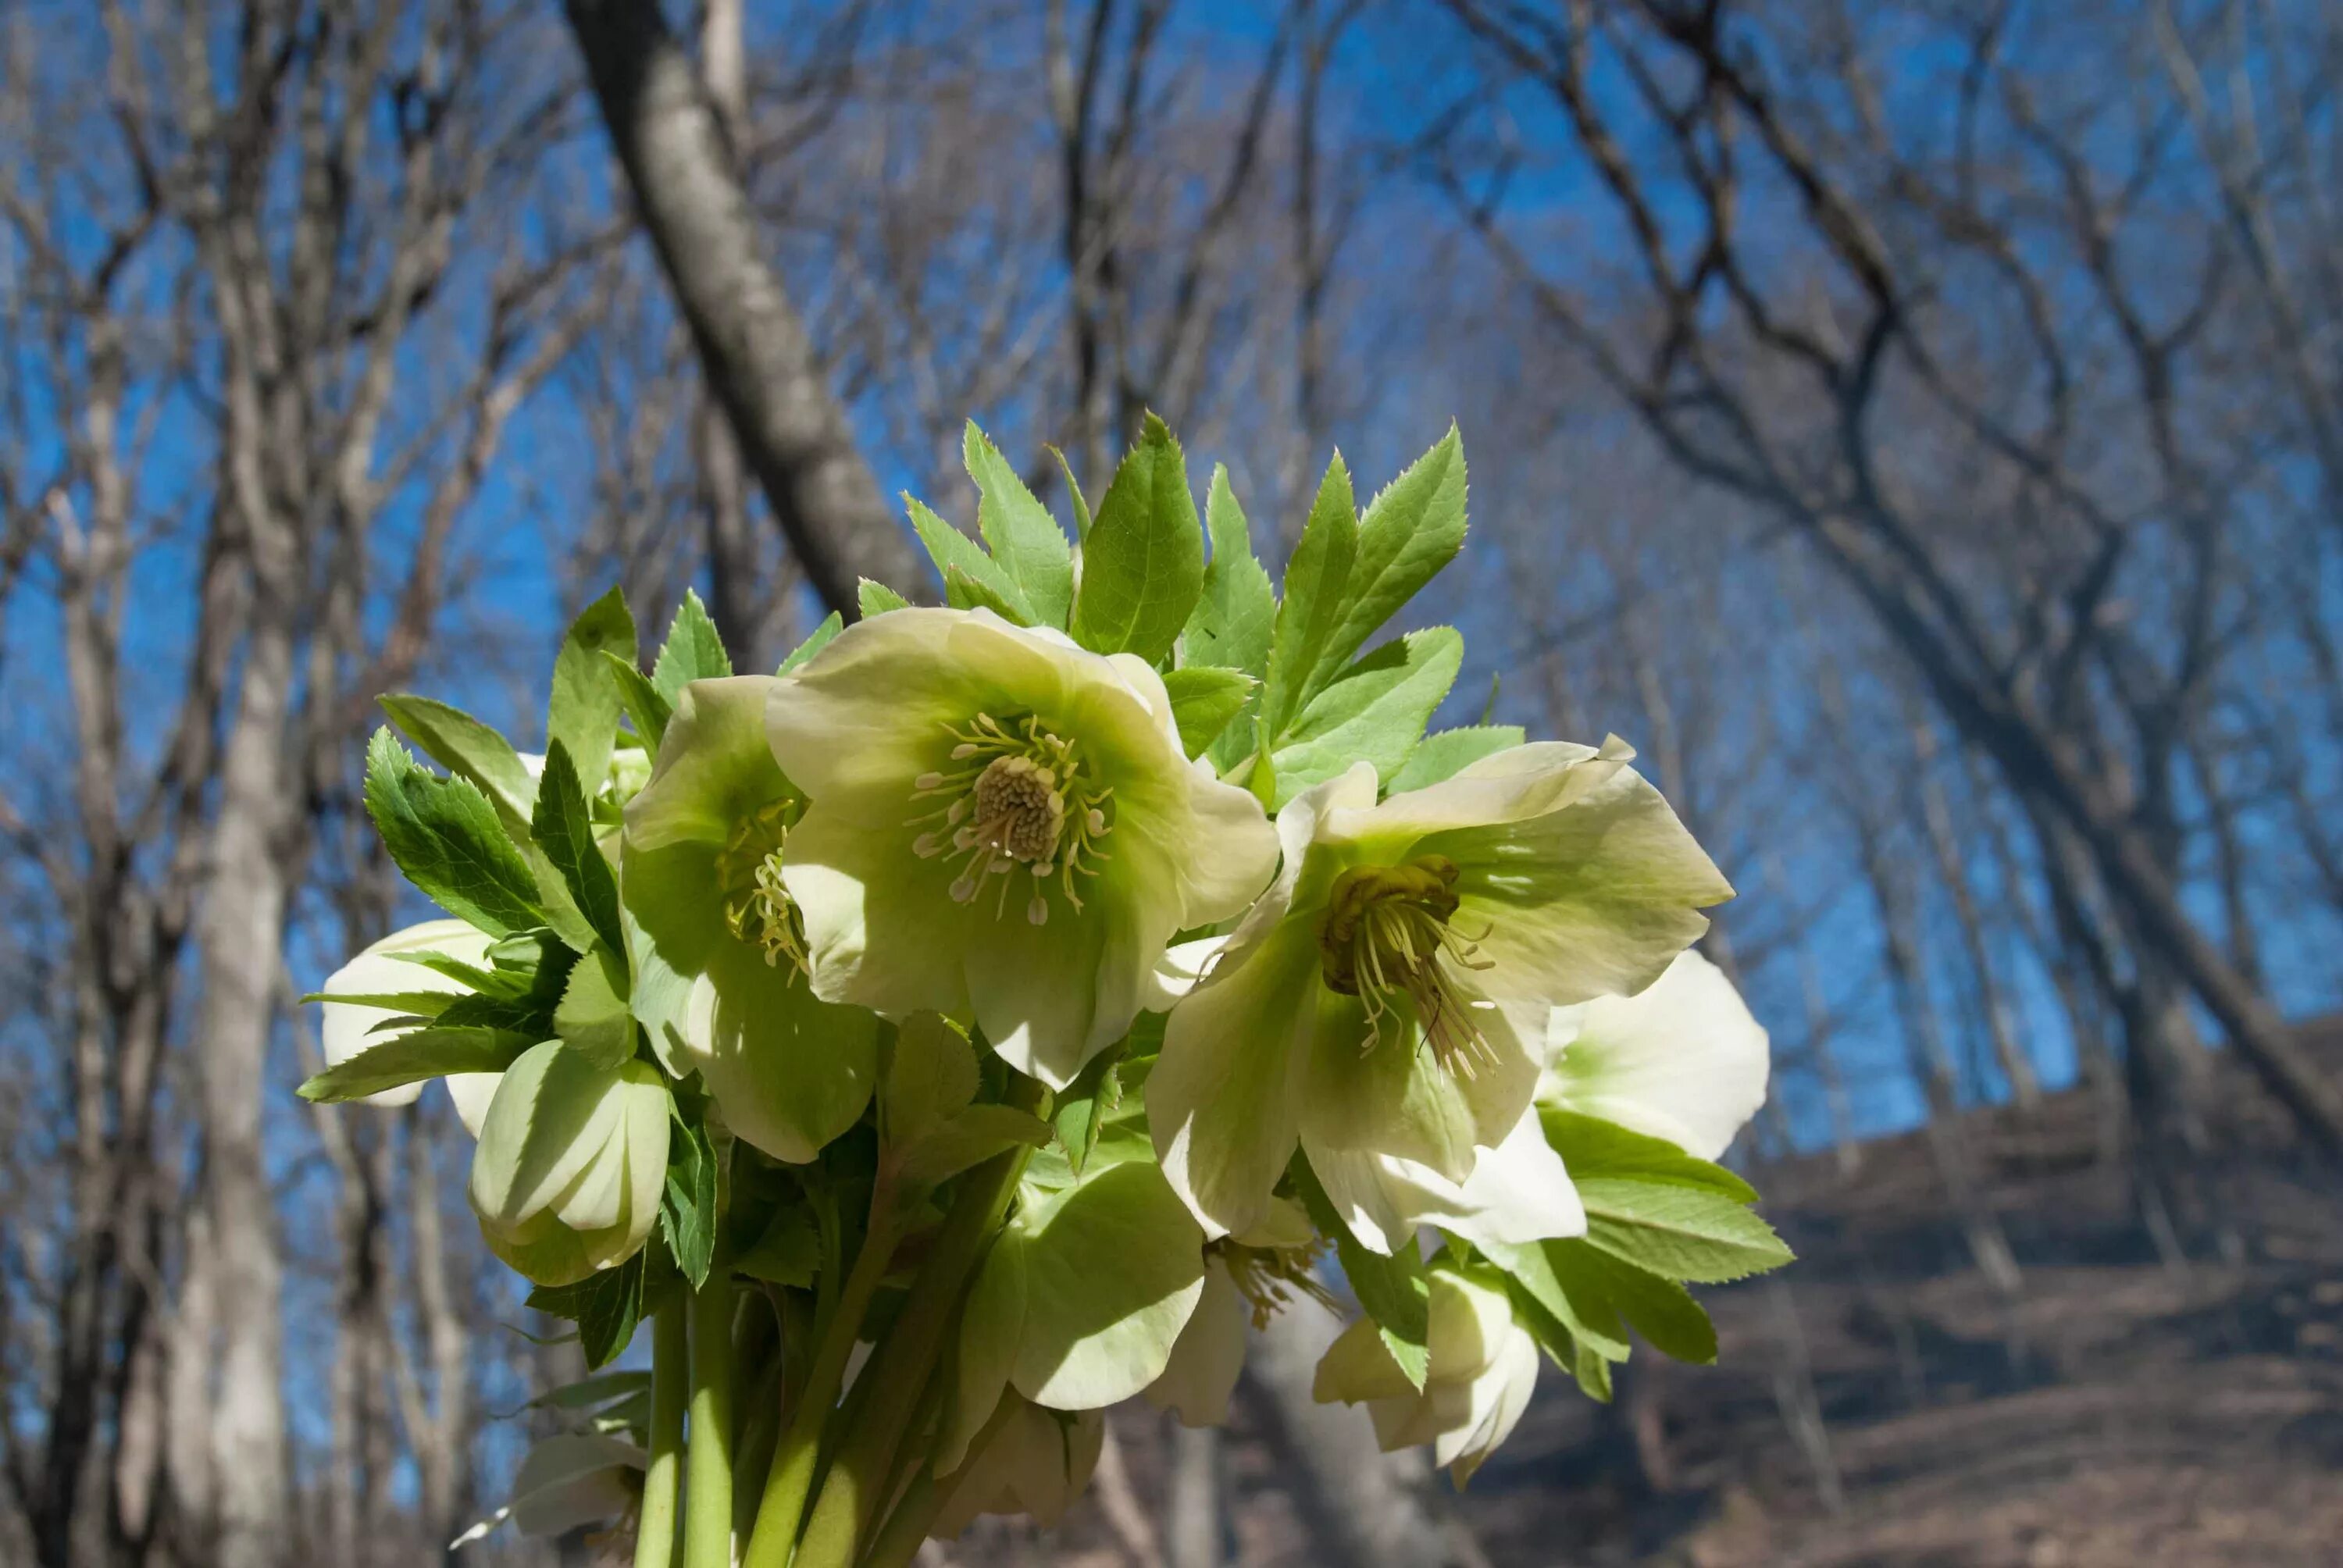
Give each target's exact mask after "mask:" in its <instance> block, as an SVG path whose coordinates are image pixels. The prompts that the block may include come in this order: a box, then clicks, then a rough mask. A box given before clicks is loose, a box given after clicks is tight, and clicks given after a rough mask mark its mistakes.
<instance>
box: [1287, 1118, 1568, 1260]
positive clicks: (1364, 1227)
mask: <svg viewBox="0 0 2343 1568" xmlns="http://www.w3.org/2000/svg"><path fill="white" fill-rule="evenodd" d="M1310 1168H1311V1169H1312V1171H1316V1172H1317V1175H1318V1180H1319V1181H1320V1182H1321V1183H1322V1185H1323V1186H1324V1187H1325V1189H1326V1195H1327V1197H1328V1198H1330V1199H1332V1201H1333V1204H1334V1208H1335V1211H1337V1212H1338V1213H1340V1214H1341V1215H1342V1219H1343V1222H1344V1223H1345V1224H1347V1225H1348V1226H1349V1227H1350V1229H1351V1233H1352V1234H1353V1236H1356V1237H1357V1238H1358V1239H1359V1241H1361V1242H1362V1243H1363V1245H1365V1246H1366V1247H1368V1248H1369V1249H1371V1250H1373V1251H1377V1252H1382V1253H1384V1254H1386V1255H1388V1254H1389V1253H1390V1252H1391V1251H1392V1249H1393V1246H1394V1245H1396V1244H1397V1243H1398V1242H1400V1241H1406V1240H1411V1239H1413V1236H1414V1235H1415V1232H1416V1231H1417V1230H1418V1229H1419V1228H1421V1227H1423V1226H1425V1225H1437V1226H1438V1227H1440V1228H1441V1229H1442V1230H1443V1231H1448V1232H1450V1233H1451V1234H1453V1235H1458V1236H1462V1237H1463V1238H1464V1239H1465V1240H1467V1241H1480V1242H1492V1243H1506V1242H1527V1241H1546V1240H1549V1239H1551V1238H1554V1237H1557V1236H1581V1235H1584V1234H1585V1233H1586V1210H1585V1208H1584V1206H1583V1205H1582V1204H1581V1203H1580V1202H1579V1201H1578V1189H1577V1188H1576V1187H1575V1186H1574V1185H1573V1184H1572V1182H1571V1180H1570V1173H1569V1172H1568V1171H1565V1170H1564V1168H1563V1163H1562V1157H1561V1156H1560V1155H1558V1154H1556V1153H1555V1152H1554V1150H1553V1149H1552V1148H1551V1147H1550V1146H1549V1145H1548V1144H1547V1142H1546V1141H1545V1132H1544V1128H1542V1127H1541V1126H1540V1125H1539V1122H1538V1116H1537V1111H1536V1110H1535V1108H1534V1107H1533V1108H1532V1109H1531V1110H1529V1111H1524V1112H1523V1115H1522V1117H1521V1119H1520V1120H1519V1121H1516V1122H1514V1124H1513V1131H1511V1132H1508V1133H1507V1134H1506V1135H1505V1136H1504V1137H1503V1139H1502V1140H1500V1141H1499V1142H1498V1143H1497V1145H1496V1146H1495V1147H1494V1148H1492V1149H1482V1150H1480V1151H1477V1154H1476V1157H1475V1159H1474V1160H1473V1171H1472V1174H1470V1175H1468V1176H1467V1177H1465V1179H1464V1180H1463V1181H1462V1182H1461V1183H1460V1182H1455V1181H1449V1180H1448V1179H1447V1178H1446V1177H1444V1176H1443V1175H1442V1174H1441V1173H1440V1172H1439V1171H1435V1170H1433V1168H1432V1167H1431V1166H1429V1165H1423V1164H1419V1163H1418V1162H1416V1161H1412V1160H1402V1159H1399V1158H1397V1157H1395V1156H1393V1155H1390V1154H1378V1153H1370V1152H1366V1151H1358V1150H1339V1151H1326V1150H1313V1151H1312V1152H1311V1156H1310Z"/></svg>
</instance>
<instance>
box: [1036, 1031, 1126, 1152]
mask: <svg viewBox="0 0 2343 1568" xmlns="http://www.w3.org/2000/svg"><path fill="white" fill-rule="evenodd" d="M1129 1048H1130V1042H1129V1041H1128V1040H1125V1041H1123V1042H1122V1043H1121V1044H1117V1045H1113V1046H1110V1047H1108V1048H1107V1049H1106V1050H1102V1051H1101V1052H1100V1053H1099V1054H1098V1055H1096V1056H1094V1057H1092V1058H1091V1060H1090V1061H1089V1062H1088V1063H1087V1064H1085V1065H1084V1066H1083V1068H1082V1070H1081V1074H1080V1075H1079V1076H1078V1077H1076V1078H1075V1080H1074V1081H1073V1082H1071V1083H1070V1084H1068V1085H1066V1091H1065V1092H1064V1093H1063V1094H1061V1095H1059V1096H1058V1102H1057V1106H1056V1108H1055V1111H1053V1113H1052V1115H1051V1121H1052V1122H1053V1123H1054V1125H1055V1127H1056V1130H1057V1135H1058V1146H1059V1148H1061V1150H1063V1151H1065V1156H1066V1167H1067V1170H1068V1171H1070V1172H1071V1174H1072V1175H1074V1176H1075V1177H1077V1178H1079V1177H1080V1176H1081V1173H1082V1168H1083V1167H1084V1166H1086V1165H1088V1164H1089V1163H1090V1159H1091V1153H1092V1152H1093V1151H1096V1150H1097V1148H1098V1141H1099V1130H1100V1128H1101V1127H1102V1126H1103V1125H1104V1124H1105V1122H1106V1120H1107V1118H1109V1117H1111V1116H1112V1115H1113V1114H1114V1113H1115V1111H1117V1110H1118V1109H1119V1108H1120V1107H1121V1103H1122V1059H1123V1053H1124V1051H1125V1050H1128V1049H1129Z"/></svg>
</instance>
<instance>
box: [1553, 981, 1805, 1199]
mask: <svg viewBox="0 0 2343 1568" xmlns="http://www.w3.org/2000/svg"><path fill="white" fill-rule="evenodd" d="M1557 1021H1558V1022H1560V1023H1561V1024H1562V1026H1563V1029H1564V1030H1566V1029H1568V1028H1569V1027H1570V1024H1571V1022H1572V1021H1573V1020H1568V1019H1564V1020H1557ZM1574 1022H1575V1032H1574V1033H1572V1034H1570V1036H1569V1038H1568V1040H1567V1042H1566V1043H1565V1044H1564V1045H1563V1046H1562V1049H1561V1051H1560V1054H1559V1055H1558V1056H1557V1058H1556V1060H1554V1065H1553V1066H1552V1067H1551V1068H1550V1069H1549V1070H1547V1073H1546V1077H1545V1079H1544V1082H1543V1083H1542V1084H1541V1085H1540V1088H1539V1097H1540V1098H1541V1099H1544V1100H1549V1101H1552V1102H1554V1104H1557V1105H1563V1106H1566V1107H1568V1108H1569V1109H1570V1110H1573V1111H1583V1112H1584V1113H1585V1114H1586V1115H1589V1116H1599V1117H1601V1118H1603V1119H1604V1121H1615V1122H1617V1123H1618V1124H1619V1125H1620V1126H1622V1127H1624V1128H1627V1129H1629V1130H1630V1131H1635V1132H1642V1133H1646V1134H1648V1135H1650V1136H1651V1137H1654V1138H1664V1139H1666V1140H1667V1141H1670V1142H1672V1143H1674V1144H1675V1145H1677V1146H1678V1147H1679V1148H1681V1149H1683V1150H1684V1152H1685V1153H1687V1154H1690V1155H1693V1156H1694V1158H1696V1159H1701V1160H1715V1159H1716V1158H1718V1157H1719V1156H1720V1155H1722V1154H1723V1153H1724V1152H1725V1150H1726V1149H1727V1148H1728V1147H1730V1146H1731V1144H1732V1142H1733V1139H1734V1136H1735V1134H1736V1133H1738V1132H1739V1131H1741V1129H1742V1128H1743V1127H1744V1126H1745V1125H1746V1124H1747V1123H1748V1121H1749V1119H1750V1118H1751V1117H1752V1116H1755V1114H1756V1113H1757V1108H1758V1107H1759V1106H1761V1105H1763V1104H1764V1103H1765V1079H1766V1070H1767V1050H1768V1042H1767V1039H1766V1034H1765V1027H1764V1026H1763V1025H1762V1024H1760V1023H1759V1022H1758V1021H1757V1020H1756V1018H1755V1015H1753V1014H1752V1013H1751V1012H1750V1010H1749V1004H1748V1003H1747V1002H1745V1001H1744V1000H1742V998H1741V993H1740V992H1739V991H1737V990H1735V989H1734V987H1733V982H1732V981H1731V980H1727V979H1725V971H1724V970H1720V969H1718V968H1717V967H1716V966H1715V964H1713V963H1711V962H1709V961H1708V960H1706V959H1704V958H1703V957H1701V956H1700V954H1698V953H1696V952H1691V951H1686V952H1684V953H1682V954H1679V955H1678V956H1677V958H1676V960H1675V961H1674V963H1672V964H1670V965H1669V966H1668V968H1667V970H1666V972H1664V974H1662V975H1661V976H1660V978H1659V979H1658V980H1654V981H1653V982H1652V983H1651V984H1650V985H1649V986H1647V987H1646V988H1644V990H1641V991H1639V992H1637V993H1636V994H1635V995H1634V996H1606V997H1598V998H1596V999H1595V1000H1593V1001H1590V1002H1588V1003H1587V1004H1586V1005H1585V1006H1584V1008H1582V1009H1580V1010H1577V1016H1576V1018H1575V1020H1574ZM1557 1032H1560V1030H1558V1031H1557Z"/></svg>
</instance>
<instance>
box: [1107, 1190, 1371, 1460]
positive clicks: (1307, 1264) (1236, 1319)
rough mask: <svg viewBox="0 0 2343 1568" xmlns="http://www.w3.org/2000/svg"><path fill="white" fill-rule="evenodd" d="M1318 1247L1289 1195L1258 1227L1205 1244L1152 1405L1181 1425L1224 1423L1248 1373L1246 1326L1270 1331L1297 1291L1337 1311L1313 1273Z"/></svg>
mask: <svg viewBox="0 0 2343 1568" xmlns="http://www.w3.org/2000/svg"><path fill="white" fill-rule="evenodd" d="M1317 1252H1318V1244H1317V1236H1316V1234H1315V1232H1314V1231H1312V1228H1311V1225H1310V1220H1309V1216H1308V1215H1306V1214H1304V1213H1303V1212H1302V1208H1301V1206H1300V1205H1299V1204H1297V1203H1294V1202H1293V1201H1291V1200H1289V1199H1280V1200H1278V1201H1277V1202H1276V1203H1275V1205H1274V1206H1273V1207H1272V1209H1271V1211H1270V1217H1269V1219H1268V1221H1266V1222H1265V1223H1264V1224H1262V1227H1261V1228H1260V1229H1259V1230H1255V1231H1247V1232H1245V1234H1244V1235H1243V1236H1242V1237H1233V1236H1223V1237H1222V1238H1221V1239H1220V1240H1219V1241H1214V1242H1213V1243H1212V1245H1210V1246H1209V1247H1207V1248H1205V1250H1204V1289H1203V1293H1202V1295H1200V1296H1198V1297H1197V1298H1196V1310H1195V1312H1193V1313H1192V1314H1191V1315H1190V1316H1189V1319H1188V1326H1187V1327H1185V1328H1183V1329H1182V1330H1181V1331H1180V1338H1179V1340H1178V1341H1177V1342H1174V1343H1173V1345H1172V1356H1171V1359H1170V1360H1169V1361H1167V1362H1164V1365H1163V1372H1162V1375H1161V1376H1160V1377H1158V1378H1157V1379H1156V1380H1155V1381H1154V1382H1151V1383H1150V1384H1148V1385H1147V1387H1146V1389H1145V1391H1144V1392H1145V1393H1146V1395H1147V1402H1149V1403H1150V1404H1151V1405H1153V1406H1155V1408H1156V1409H1158V1410H1168V1411H1170V1412H1172V1413H1173V1414H1174V1415H1176V1416H1177V1417H1178V1418H1179V1421H1180V1424H1181V1425H1182V1426H1222V1425H1225V1424H1226V1423H1227V1422H1228V1419H1229V1396H1230V1395H1231V1394H1232V1393H1233V1392H1236V1386H1237V1376H1238V1374H1239V1373H1240V1372H1242V1371H1243V1370H1244V1353H1245V1331H1246V1330H1247V1329H1248V1328H1254V1329H1262V1328H1267V1327H1268V1326H1269V1320H1270V1319H1271V1317H1272V1316H1273V1315H1274V1314H1276V1313H1277V1312H1281V1311H1282V1310H1283V1309H1284V1308H1285V1307H1287V1306H1288V1305H1290V1304H1291V1303H1292V1300H1293V1298H1294V1297H1295V1296H1297V1295H1302V1296H1307V1297H1309V1298H1310V1299H1311V1300H1312V1301H1314V1302H1318V1303H1319V1304H1320V1305H1321V1306H1323V1307H1325V1308H1326V1309H1327V1310H1328V1311H1330V1312H1331V1311H1332V1310H1333V1303H1332V1301H1331V1300H1330V1299H1329V1298H1328V1297H1327V1294H1326V1287H1325V1286H1324V1285H1322V1284H1321V1283H1320V1282H1319V1281H1318V1278H1317V1276H1316V1274H1315V1273H1314V1272H1313V1271H1312V1263H1313V1262H1314V1261H1315V1259H1316V1256H1317Z"/></svg>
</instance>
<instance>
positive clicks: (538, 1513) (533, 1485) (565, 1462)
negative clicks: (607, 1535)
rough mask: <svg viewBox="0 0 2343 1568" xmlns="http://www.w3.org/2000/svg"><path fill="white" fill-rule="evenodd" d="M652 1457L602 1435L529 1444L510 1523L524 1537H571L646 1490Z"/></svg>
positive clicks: (563, 1435)
mask: <svg viewBox="0 0 2343 1568" xmlns="http://www.w3.org/2000/svg"><path fill="white" fill-rule="evenodd" d="M649 1464H650V1456H649V1454H647V1453H645V1452H643V1451H642V1450H641V1449H639V1448H638V1447H636V1446H635V1445H634V1444H633V1443H631V1442H625V1441H623V1440H622V1439H619V1438H615V1437H606V1436H604V1435H603V1434H602V1433H600V1432H557V1433H555V1434H554V1435H553V1436H551V1437H546V1438H540V1439H538V1441H537V1442H534V1443H532V1444H531V1445H530V1446H529V1451H528V1454H527V1455H526V1456H525V1457H524V1458H523V1459H522V1460H521V1462H520V1469H519V1470H518V1472H517V1473H515V1474H514V1476H513V1493H512V1521H513V1523H514V1525H515V1526H516V1527H517V1528H518V1530H519V1531H520V1533H522V1534H524V1535H538V1536H551V1535H562V1534H567V1533H568V1532H570V1531H572V1530H575V1529H577V1528H578V1527H579V1526H580V1525H586V1524H598V1523H602V1522H603V1521H605V1520H608V1519H616V1518H617V1517H618V1515H620V1514H622V1513H625V1512H626V1511H627V1510H628V1508H629V1507H631V1506H632V1505H633V1503H634V1501H635V1498H636V1497H637V1496H638V1495H639V1494H640V1493H641V1491H642V1472H643V1471H644V1470H646V1469H647V1468H649Z"/></svg>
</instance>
